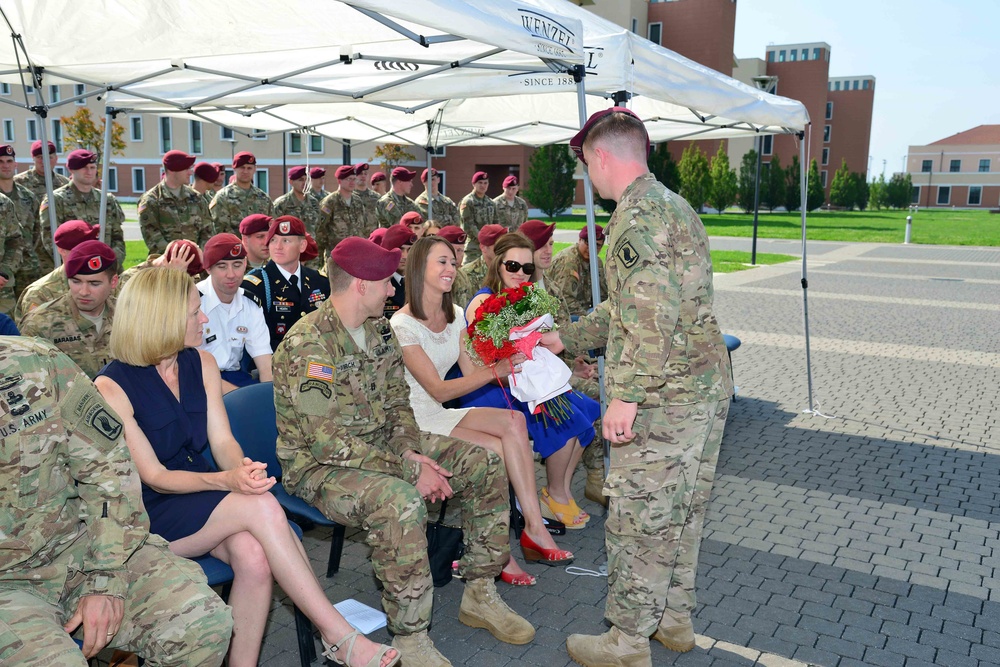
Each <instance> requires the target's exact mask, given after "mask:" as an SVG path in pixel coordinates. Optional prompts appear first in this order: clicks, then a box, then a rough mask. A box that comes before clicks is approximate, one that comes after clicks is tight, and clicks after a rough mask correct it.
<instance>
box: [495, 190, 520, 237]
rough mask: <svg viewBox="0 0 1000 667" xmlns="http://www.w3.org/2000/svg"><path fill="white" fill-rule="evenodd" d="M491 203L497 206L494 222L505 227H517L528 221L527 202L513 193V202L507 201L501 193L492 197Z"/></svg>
mask: <svg viewBox="0 0 1000 667" xmlns="http://www.w3.org/2000/svg"><path fill="white" fill-rule="evenodd" d="M493 203H494V204H496V206H497V218H496V224H498V225H503V226H504V227H506V228H507V229H517V228H518V227H520V226H521V225H523V224H524V223H526V222H527V221H528V202H526V201H524V200H523V199H521V198H520V197H518V196H517V195H514V201H513V202H509V201H507V198H506V197H504V196H503V195H502V194H501V195H500V196H499V197H495V198H494V199H493Z"/></svg>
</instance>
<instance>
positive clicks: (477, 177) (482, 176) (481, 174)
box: [472, 171, 490, 185]
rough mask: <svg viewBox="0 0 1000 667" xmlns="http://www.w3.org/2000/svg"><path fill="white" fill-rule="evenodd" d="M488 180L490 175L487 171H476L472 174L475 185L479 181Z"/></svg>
mask: <svg viewBox="0 0 1000 667" xmlns="http://www.w3.org/2000/svg"><path fill="white" fill-rule="evenodd" d="M488 180H490V175H489V174H487V173H486V172H485V171H477V172H476V173H474V174H473V175H472V184H473V185H475V184H476V183H478V182H479V181H488Z"/></svg>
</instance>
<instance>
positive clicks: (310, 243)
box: [299, 232, 319, 262]
mask: <svg viewBox="0 0 1000 667" xmlns="http://www.w3.org/2000/svg"><path fill="white" fill-rule="evenodd" d="M317 257H319V245H318V244H317V243H316V239H314V238H313V237H312V234H310V233H309V232H306V249H305V250H303V251H302V254H301V255H299V260H300V261H303V262H311V261H313V260H314V259H316V258H317Z"/></svg>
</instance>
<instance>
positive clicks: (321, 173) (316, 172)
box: [309, 167, 326, 178]
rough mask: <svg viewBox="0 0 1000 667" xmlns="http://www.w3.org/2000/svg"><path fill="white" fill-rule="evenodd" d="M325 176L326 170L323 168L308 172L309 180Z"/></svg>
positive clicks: (314, 168) (315, 168)
mask: <svg viewBox="0 0 1000 667" xmlns="http://www.w3.org/2000/svg"><path fill="white" fill-rule="evenodd" d="M324 176H326V169H324V168H323V167H313V168H312V169H310V170H309V178H323V177H324Z"/></svg>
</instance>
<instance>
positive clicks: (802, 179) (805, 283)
mask: <svg viewBox="0 0 1000 667" xmlns="http://www.w3.org/2000/svg"><path fill="white" fill-rule="evenodd" d="M798 136H799V156H800V157H799V165H800V167H799V189H800V193H801V194H800V196H801V199H802V206H801V210H802V317H803V319H804V321H805V334H806V383H807V386H808V388H809V409H808V410H806V412H808V413H810V414H817V412H816V409H815V407H814V403H813V379H812V356H811V354H810V349H809V297H808V291H809V280H808V277H807V275H806V210H807V209H808V208H809V205H808V203H807V196H808V191H809V188H808V186H807V178H808V173H809V171H808V167H807V165H806V142H805V136H804V133H803V132H799V134H798Z"/></svg>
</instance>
